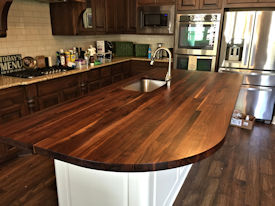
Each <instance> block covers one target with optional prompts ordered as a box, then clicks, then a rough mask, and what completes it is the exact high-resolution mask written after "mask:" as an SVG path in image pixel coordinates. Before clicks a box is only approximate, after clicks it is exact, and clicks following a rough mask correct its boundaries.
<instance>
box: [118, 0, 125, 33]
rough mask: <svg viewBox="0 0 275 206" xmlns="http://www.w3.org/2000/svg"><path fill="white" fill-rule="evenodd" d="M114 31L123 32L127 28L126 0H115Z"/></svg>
mask: <svg viewBox="0 0 275 206" xmlns="http://www.w3.org/2000/svg"><path fill="white" fill-rule="evenodd" d="M116 1H117V4H116V15H115V16H116V32H117V33H119V34H123V33H125V32H126V29H127V8H126V0H116Z"/></svg>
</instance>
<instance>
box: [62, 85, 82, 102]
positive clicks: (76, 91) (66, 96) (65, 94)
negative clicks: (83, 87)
mask: <svg viewBox="0 0 275 206" xmlns="http://www.w3.org/2000/svg"><path fill="white" fill-rule="evenodd" d="M79 96H80V88H79V87H78V86H76V87H71V88H66V89H64V90H63V91H62V100H63V101H67V100H70V99H75V98H77V97H79Z"/></svg>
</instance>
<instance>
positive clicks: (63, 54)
mask: <svg viewBox="0 0 275 206" xmlns="http://www.w3.org/2000/svg"><path fill="white" fill-rule="evenodd" d="M59 56H60V65H61V66H66V57H65V53H64V50H63V49H60V54H59Z"/></svg>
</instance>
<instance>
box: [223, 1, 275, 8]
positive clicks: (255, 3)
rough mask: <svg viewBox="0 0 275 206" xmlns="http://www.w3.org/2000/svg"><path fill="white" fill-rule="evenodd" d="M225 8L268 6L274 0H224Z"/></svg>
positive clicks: (272, 4) (273, 4)
mask: <svg viewBox="0 0 275 206" xmlns="http://www.w3.org/2000/svg"><path fill="white" fill-rule="evenodd" d="M224 7H225V8H270V7H275V0H239V1H238V0H224Z"/></svg>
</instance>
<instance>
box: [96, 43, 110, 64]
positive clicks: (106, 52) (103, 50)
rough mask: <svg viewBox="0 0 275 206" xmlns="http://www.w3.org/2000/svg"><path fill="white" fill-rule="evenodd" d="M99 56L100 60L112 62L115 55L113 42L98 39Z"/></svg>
mask: <svg viewBox="0 0 275 206" xmlns="http://www.w3.org/2000/svg"><path fill="white" fill-rule="evenodd" d="M96 48H97V58H98V60H99V61H100V62H102V63H105V62H111V61H112V57H113V44H112V43H111V42H109V41H97V42H96Z"/></svg>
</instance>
